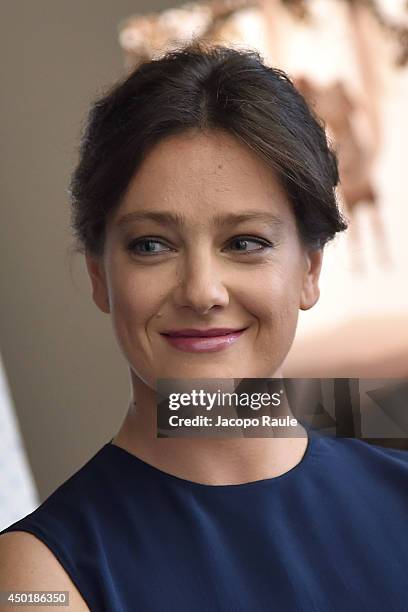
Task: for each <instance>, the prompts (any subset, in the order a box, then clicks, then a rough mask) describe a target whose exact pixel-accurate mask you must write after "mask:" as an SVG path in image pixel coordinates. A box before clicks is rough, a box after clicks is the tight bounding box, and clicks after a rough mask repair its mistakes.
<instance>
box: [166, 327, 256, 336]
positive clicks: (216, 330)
mask: <svg viewBox="0 0 408 612" xmlns="http://www.w3.org/2000/svg"><path fill="white" fill-rule="evenodd" d="M243 330H244V328H242V327H241V328H230V327H213V328H210V329H192V328H186V329H178V330H169V331H167V332H162V334H163V335H164V336H170V337H171V338H212V337H214V336H227V335H229V334H235V333H238V332H240V331H243Z"/></svg>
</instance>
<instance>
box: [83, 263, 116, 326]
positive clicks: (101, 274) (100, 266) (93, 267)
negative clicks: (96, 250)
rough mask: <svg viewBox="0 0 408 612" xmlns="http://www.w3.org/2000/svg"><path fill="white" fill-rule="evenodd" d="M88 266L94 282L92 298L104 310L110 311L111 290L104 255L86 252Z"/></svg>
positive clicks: (107, 312) (105, 311)
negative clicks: (99, 255) (109, 290)
mask: <svg viewBox="0 0 408 612" xmlns="http://www.w3.org/2000/svg"><path fill="white" fill-rule="evenodd" d="M85 261H86V267H87V269H88V274H89V277H90V279H91V283H92V298H93V301H94V302H95V304H96V305H97V306H98V308H99V309H100V310H102V312H104V313H106V314H109V313H110V304H109V292H108V287H107V283H106V275H105V267H104V263H103V259H102V257H96V256H94V255H90V254H89V253H86V255H85Z"/></svg>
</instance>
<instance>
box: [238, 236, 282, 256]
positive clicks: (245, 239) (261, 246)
mask: <svg viewBox="0 0 408 612" xmlns="http://www.w3.org/2000/svg"><path fill="white" fill-rule="evenodd" d="M251 243H252V244H256V245H257V248H255V249H249V250H247V249H246V247H247V246H248V245H249V244H251ZM230 244H236V245H239V248H238V249H237V251H238V252H240V253H242V254H243V255H250V254H251V253H260V252H262V251H264V250H265V249H268V248H273V244H271V243H270V242H267V241H266V240H262V239H260V238H254V237H252V236H237V237H236V238H233V239H232V241H231V243H230Z"/></svg>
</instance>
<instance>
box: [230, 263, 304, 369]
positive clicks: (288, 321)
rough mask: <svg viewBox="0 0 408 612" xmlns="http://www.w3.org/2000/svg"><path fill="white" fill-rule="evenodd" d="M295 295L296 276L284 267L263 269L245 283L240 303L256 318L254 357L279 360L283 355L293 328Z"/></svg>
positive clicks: (296, 288) (295, 316) (292, 334)
mask: <svg viewBox="0 0 408 612" xmlns="http://www.w3.org/2000/svg"><path fill="white" fill-rule="evenodd" d="M299 296H300V288H299V281H298V276H297V275H296V274H295V271H293V273H292V274H291V272H290V271H289V270H287V269H286V270H285V269H284V267H281V268H276V267H274V269H273V270H272V269H269V270H266V269H265V270H264V271H263V273H262V274H261V275H254V276H253V277H252V278H251V282H250V283H248V284H247V285H246V287H245V291H243V292H242V302H241V303H242V304H243V305H244V306H245V309H246V310H247V311H248V312H250V313H251V315H252V316H253V317H255V319H256V321H257V325H258V332H257V339H256V345H254V346H255V347H256V353H257V358H258V359H261V360H262V359H264V360H265V361H266V362H268V361H270V360H271V358H272V359H273V360H277V361H280V360H281V359H282V360H283V358H284V357H285V356H286V353H287V352H288V351H289V349H290V346H291V344H292V342H293V339H294V336H295V332H296V326H297V321H298V315H299Z"/></svg>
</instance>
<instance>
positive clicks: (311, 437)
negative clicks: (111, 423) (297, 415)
mask: <svg viewBox="0 0 408 612" xmlns="http://www.w3.org/2000/svg"><path fill="white" fill-rule="evenodd" d="M302 425H303V427H304V428H305V430H306V433H307V438H308V442H307V445H306V449H305V452H304V453H303V456H302V458H301V460H300V461H299V463H297V464H296V465H294V466H293V467H292V468H291V469H290V470H288V471H287V472H285V473H284V474H280V475H279V476H272V477H270V478H261V479H260V480H252V481H250V482H241V483H237V484H224V485H223V484H219V485H212V484H206V483H203V482H195V481H194V480H188V479H187V478H181V477H180V476H176V475H175V474H170V473H169V472H165V471H164V470H161V469H160V468H158V467H156V466H154V465H152V464H151V463H147V461H144V460H143V459H141V458H140V457H138V456H137V455H135V454H133V453H131V452H129V451H127V450H126V449H125V448H122V447H121V446H118V445H117V444H113V443H112V440H113V438H112V439H111V440H110V441H109V442H107V443H106V444H105V448H109V447H110V449H111V450H112V449H113V452H114V454H116V455H117V456H119V455H120V456H122V457H124V458H126V457H127V459H128V460H130V462H136V463H137V464H139V465H140V466H143V467H144V468H147V469H148V470H149V471H151V472H152V473H153V474H156V475H157V476H159V477H160V478H165V479H166V480H169V479H170V480H173V481H176V482H178V483H179V484H182V485H184V486H187V487H193V488H200V489H202V490H231V489H234V490H238V489H250V488H258V487H264V486H266V485H270V484H272V483H274V482H279V481H282V480H286V479H287V478H294V477H295V476H296V475H297V474H298V473H299V472H300V471H302V470H303V469H304V468H305V466H306V465H307V464H308V463H309V461H310V459H311V457H312V455H313V453H314V451H315V447H316V436H315V434H314V432H313V430H311V429H310V427H309V426H308V425H305V424H304V423H302Z"/></svg>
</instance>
